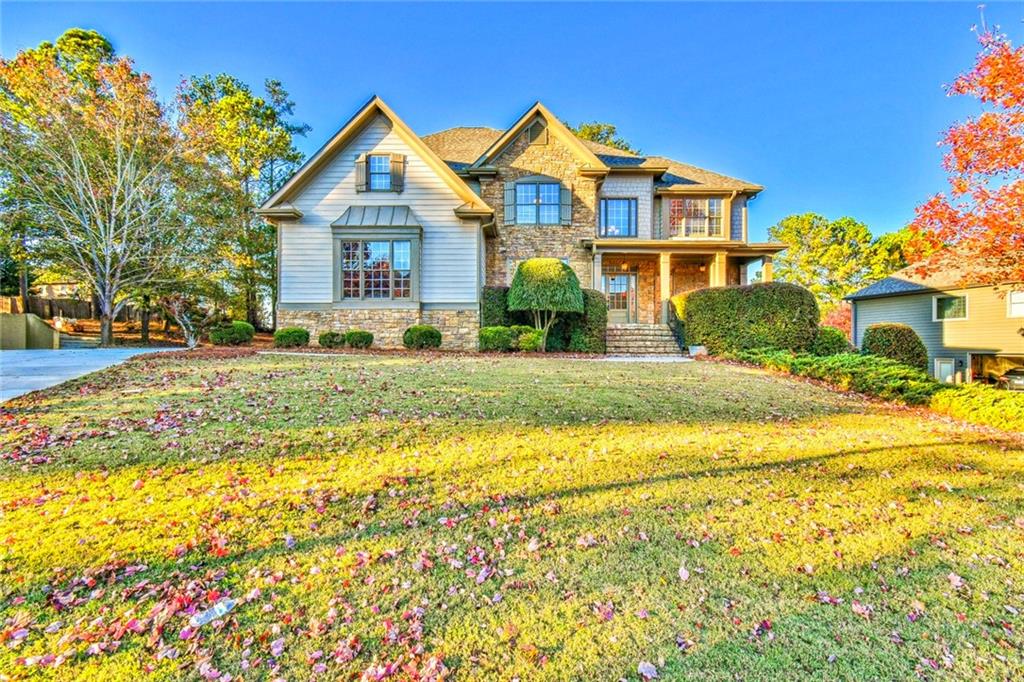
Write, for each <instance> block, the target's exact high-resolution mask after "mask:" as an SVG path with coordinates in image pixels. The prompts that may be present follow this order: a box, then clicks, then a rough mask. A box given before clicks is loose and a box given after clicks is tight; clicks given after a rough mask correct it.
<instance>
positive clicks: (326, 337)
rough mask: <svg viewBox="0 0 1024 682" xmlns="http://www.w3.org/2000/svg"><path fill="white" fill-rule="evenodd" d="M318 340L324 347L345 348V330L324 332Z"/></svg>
mask: <svg viewBox="0 0 1024 682" xmlns="http://www.w3.org/2000/svg"><path fill="white" fill-rule="evenodd" d="M317 342H319V344H320V345H321V346H323V347H324V348H343V347H344V346H345V332H330V331H328V332H322V333H321V334H320V336H319V338H317Z"/></svg>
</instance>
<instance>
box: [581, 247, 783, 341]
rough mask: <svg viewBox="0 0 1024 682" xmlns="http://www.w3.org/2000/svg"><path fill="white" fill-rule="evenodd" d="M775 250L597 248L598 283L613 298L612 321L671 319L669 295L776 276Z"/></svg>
mask: <svg viewBox="0 0 1024 682" xmlns="http://www.w3.org/2000/svg"><path fill="white" fill-rule="evenodd" d="M771 256H772V254H765V253H757V254H750V253H730V252H728V251H724V250H720V251H708V252H694V251H671V250H664V251H656V252H649V251H648V252H645V251H637V252H623V251H616V250H612V249H595V250H594V284H595V288H597V289H599V290H600V291H602V292H604V294H605V295H606V296H607V298H608V324H610V325H622V324H659V323H662V324H664V323H667V322H668V319H669V318H668V305H669V299H670V298H671V297H672V296H675V295H676V294H681V293H685V292H688V291H693V290H695V289H703V288H706V287H712V286H727V285H733V284H748V283H750V282H751V281H752V280H753V278H754V275H755V273H756V272H757V271H758V270H760V272H761V276H760V280H759V281H764V282H770V281H771V279H772V260H771Z"/></svg>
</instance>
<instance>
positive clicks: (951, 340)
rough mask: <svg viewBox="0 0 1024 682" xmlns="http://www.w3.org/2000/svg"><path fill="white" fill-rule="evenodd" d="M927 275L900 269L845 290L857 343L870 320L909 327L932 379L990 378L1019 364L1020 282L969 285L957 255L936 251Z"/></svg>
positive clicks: (1022, 351) (1022, 357)
mask: <svg viewBox="0 0 1024 682" xmlns="http://www.w3.org/2000/svg"><path fill="white" fill-rule="evenodd" d="M936 262H937V263H938V264H939V267H938V269H937V270H936V271H934V272H931V273H930V274H925V275H922V274H919V273H918V272H917V270H916V268H914V267H909V268H905V269H903V270H900V271H899V272H896V273H893V274H892V275H890V276H889V277H887V278H885V279H883V280H881V281H879V282H875V283H874V284H872V285H870V286H868V287H865V288H864V289H861V290H860V291H858V292H856V293H854V294H852V295H851V296H848V297H847V298H848V300H849V301H850V302H851V304H852V315H853V320H852V329H851V336H852V337H853V342H854V344H855V345H856V346H857V347H858V348H859V347H860V346H861V344H862V343H863V340H864V332H865V330H867V328H868V327H870V326H871V325H873V324H879V323H887V322H889V323H898V324H905V325H908V326H909V327H911V328H912V329H913V330H914V331H915V332H917V335H918V336H919V337H921V341H922V342H924V345H925V348H926V349H927V350H928V372H929V374H931V375H932V376H933V377H935V378H936V379H938V380H939V381H943V382H947V383H962V382H971V381H982V382H986V383H997V382H998V381H999V377H1001V376H1003V375H1005V374H1006V372H1007V371H1008V370H1010V369H1013V368H1015V367H1024V287H1022V286H1021V283H1017V284H1014V283H1009V282H1007V283H1004V284H1000V285H992V284H984V285H982V284H978V285H971V284H970V280H969V279H966V280H965V275H964V272H963V271H962V265H961V264H962V263H963V260H962V259H960V258H957V257H954V256H947V255H943V254H939V255H938V256H936Z"/></svg>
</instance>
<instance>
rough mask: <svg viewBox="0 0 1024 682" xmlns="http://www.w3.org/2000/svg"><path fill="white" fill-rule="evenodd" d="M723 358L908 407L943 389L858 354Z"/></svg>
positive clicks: (765, 353)
mask: <svg viewBox="0 0 1024 682" xmlns="http://www.w3.org/2000/svg"><path fill="white" fill-rule="evenodd" d="M727 357H732V358H734V359H737V360H740V361H742V362H749V363H752V364H755V365H760V366H762V367H764V368H766V369H771V370H774V371H778V372H787V373H789V374H794V375H796V376H803V377H810V378H812V379H819V380H821V381H825V382H827V383H829V384H832V385H834V386H836V387H837V388H839V389H842V390H844V391H856V392H857V393H864V394H867V395H872V396H876V397H879V398H882V399H884V400H895V401H899V402H903V403H907V404H909V405H926V404H928V403H929V401H930V400H931V397H932V396H933V395H934V394H935V393H937V392H938V391H941V390H942V389H943V388H944V386H943V385H942V384H940V383H938V382H937V381H935V380H934V379H932V378H931V377H930V376H928V375H927V374H926V373H925V372H922V371H921V370H918V369H914V368H912V367H908V366H906V365H904V364H902V363H900V362H897V361H895V360H891V359H889V358H881V357H878V356H875V355H862V354H859V353H840V354H839V355H830V356H827V357H818V356H816V355H810V354H808V353H792V352H789V351H780V350H770V349H760V350H750V351H741V352H739V353H734V354H729V355H727Z"/></svg>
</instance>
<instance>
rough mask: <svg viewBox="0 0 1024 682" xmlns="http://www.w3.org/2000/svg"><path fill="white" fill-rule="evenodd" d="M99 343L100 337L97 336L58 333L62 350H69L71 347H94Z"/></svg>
mask: <svg viewBox="0 0 1024 682" xmlns="http://www.w3.org/2000/svg"><path fill="white" fill-rule="evenodd" d="M99 345H100V337H98V336H79V335H77V334H64V333H61V335H60V347H61V349H62V350H69V349H72V348H96V347H98V346H99Z"/></svg>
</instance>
